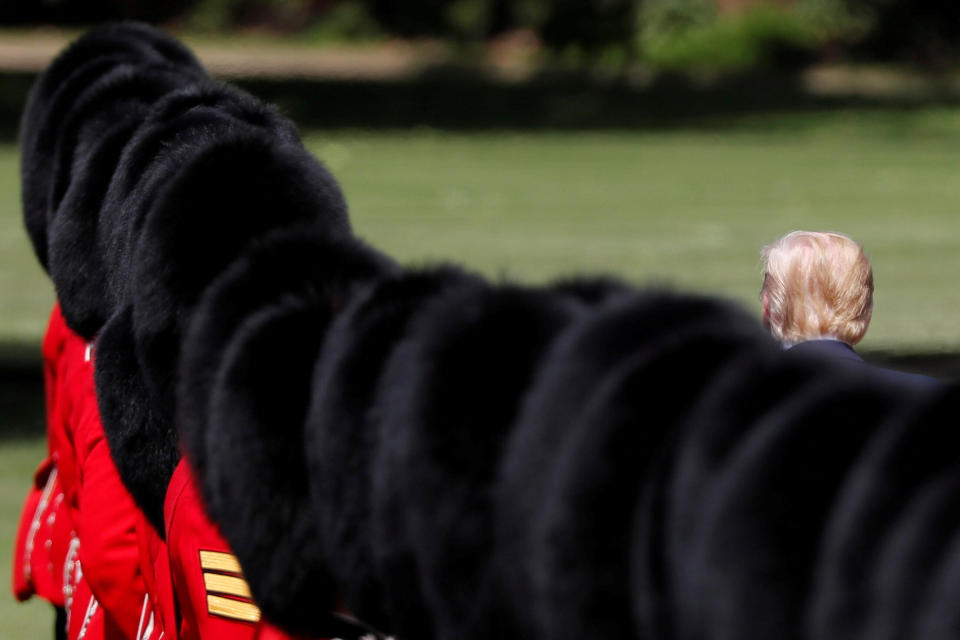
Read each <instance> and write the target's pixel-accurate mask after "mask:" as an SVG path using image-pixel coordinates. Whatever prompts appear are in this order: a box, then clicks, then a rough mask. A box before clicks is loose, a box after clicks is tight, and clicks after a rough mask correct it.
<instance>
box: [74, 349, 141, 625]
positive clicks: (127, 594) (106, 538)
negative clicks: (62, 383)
mask: <svg viewBox="0 0 960 640" xmlns="http://www.w3.org/2000/svg"><path fill="white" fill-rule="evenodd" d="M72 384H73V388H72V394H73V397H74V403H73V414H72V416H71V420H72V422H73V425H74V426H73V435H74V448H75V454H76V460H77V475H76V481H77V488H76V490H77V512H76V516H75V518H74V525H75V527H76V532H77V537H78V538H79V539H80V564H81V566H82V567H83V574H84V578H85V580H86V581H87V582H88V584H89V585H90V589H91V591H92V592H93V595H94V596H96V599H97V601H98V602H99V604H100V606H101V607H102V608H103V610H104V617H105V618H106V622H107V625H108V626H116V627H117V628H119V629H120V630H121V631H122V634H123V636H124V637H129V638H133V637H135V636H136V633H137V628H138V625H139V622H140V616H141V611H142V608H143V598H144V595H145V593H146V588H145V586H144V582H143V577H142V575H141V572H140V555H139V549H138V546H137V534H136V523H137V507H136V505H135V503H134V501H133V498H132V497H131V496H130V494H129V492H127V490H126V488H125V487H124V486H123V483H122V482H121V480H120V474H119V473H118V472H117V468H116V466H115V465H114V463H113V459H112V458H111V457H110V451H109V448H108V446H107V441H106V437H105V435H104V433H103V426H102V424H101V422H100V412H99V410H98V408H97V399H96V393H95V390H94V383H93V367H92V363H91V362H89V361H88V362H86V363H85V365H84V366H82V367H81V368H80V369H79V370H78V371H77V375H76V377H75V378H74V379H73V383H72Z"/></svg>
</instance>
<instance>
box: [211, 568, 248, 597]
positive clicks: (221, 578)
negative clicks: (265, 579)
mask: <svg viewBox="0 0 960 640" xmlns="http://www.w3.org/2000/svg"><path fill="white" fill-rule="evenodd" d="M203 586H204V587H206V588H207V592H210V591H212V592H214V593H222V594H224V595H228V596H239V597H241V598H252V597H253V596H251V595H250V586H249V585H248V584H247V581H246V580H244V579H243V578H236V577H234V576H225V575H221V574H219V573H204V574H203Z"/></svg>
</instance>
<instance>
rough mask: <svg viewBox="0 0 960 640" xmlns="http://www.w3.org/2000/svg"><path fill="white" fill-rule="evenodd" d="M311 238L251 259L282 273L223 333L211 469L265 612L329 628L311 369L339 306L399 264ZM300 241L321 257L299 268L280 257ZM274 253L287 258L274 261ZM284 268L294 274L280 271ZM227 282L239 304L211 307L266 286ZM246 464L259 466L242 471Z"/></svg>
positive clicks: (211, 416) (224, 517)
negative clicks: (316, 506)
mask: <svg viewBox="0 0 960 640" xmlns="http://www.w3.org/2000/svg"><path fill="white" fill-rule="evenodd" d="M310 240H312V241H307V240H306V239H301V238H297V237H296V236H295V235H292V234H290V233H288V234H286V235H285V236H279V237H276V238H275V242H273V243H271V244H268V245H265V246H264V247H258V249H259V251H258V252H257V253H254V254H253V256H251V258H250V261H249V263H248V264H249V265H251V266H253V265H256V267H253V273H256V274H257V277H258V278H266V279H267V280H268V281H270V282H273V283H274V284H275V285H277V286H276V287H274V296H273V297H272V298H270V299H268V300H266V303H265V304H263V305H262V306H260V307H259V308H256V309H253V310H252V313H249V315H247V316H246V317H245V318H244V321H243V322H242V324H240V326H239V327H237V328H236V330H235V331H233V332H231V333H232V335H231V336H229V337H227V336H223V337H221V336H214V340H215V341H216V342H221V343H222V344H223V345H224V349H223V353H222V355H221V354H214V358H213V360H214V361H216V362H218V363H219V369H218V371H217V373H216V375H215V377H214V380H213V385H212V387H211V388H210V389H209V391H208V393H209V400H208V403H209V404H208V407H207V410H208V416H207V427H206V434H205V436H206V437H205V442H204V445H203V446H204V447H205V450H206V451H207V455H206V457H205V460H206V463H205V465H204V474H203V476H202V478H201V481H202V483H203V486H204V489H205V495H206V496H207V507H208V511H209V513H210V515H211V517H212V518H213V519H214V520H215V521H216V522H218V523H219V524H220V525H221V527H222V530H223V531H224V535H225V537H226V538H227V540H228V541H229V542H230V546H231V548H232V549H233V551H234V553H235V554H236V555H237V558H238V559H239V560H240V562H241V563H242V565H243V567H244V574H245V576H246V578H247V581H248V583H249V584H250V587H251V591H252V593H253V595H254V597H255V598H256V600H257V603H258V604H259V605H260V607H261V609H262V610H263V612H264V614H265V615H266V616H267V617H268V618H269V619H271V620H273V621H275V622H277V623H279V624H282V625H283V626H284V627H285V628H288V629H293V630H295V631H297V632H298V633H303V634H307V635H310V636H311V637H322V636H325V635H327V634H328V633H329V629H328V628H327V627H326V626H325V625H326V624H327V620H326V618H325V617H324V616H321V615H318V611H317V607H318V606H319V607H325V608H327V609H332V608H333V606H334V604H335V602H336V599H335V598H336V591H335V584H334V582H333V581H332V580H331V579H330V577H329V574H328V572H327V570H326V568H325V566H324V563H323V562H322V556H321V550H320V545H319V536H318V534H317V526H316V518H315V517H314V514H313V509H312V503H311V502H310V501H309V500H308V487H307V478H306V462H305V458H304V449H303V439H304V435H303V429H304V420H305V417H306V410H307V405H308V403H309V398H310V392H311V388H312V386H311V373H312V371H313V368H314V362H315V360H316V356H317V352H318V351H319V348H320V344H321V343H322V341H323V338H324V335H325V333H326V328H327V326H328V325H329V324H330V322H331V320H332V318H334V317H335V316H336V314H337V313H338V312H339V310H340V309H341V307H342V306H343V305H344V304H345V303H346V301H347V300H349V299H350V297H351V296H352V295H353V291H354V290H355V289H357V288H359V287H362V286H363V285H364V284H365V283H367V282H369V281H370V280H372V279H373V278H378V277H382V276H383V275H386V274H388V273H390V271H391V270H392V265H391V264H390V263H389V261H387V260H386V259H384V258H383V257H382V256H381V255H379V254H377V253H375V252H373V251H371V250H369V249H367V248H366V247H364V246H363V245H361V244H359V243H357V242H355V241H351V242H348V243H345V242H335V241H333V242H332V241H331V240H330V239H329V238H325V237H322V236H319V235H317V234H316V233H314V235H313V236H312V237H311V238H310ZM297 251H299V252H300V253H301V256H302V255H305V253H306V252H307V251H312V252H313V256H314V260H313V264H312V265H309V266H307V265H305V264H304V263H303V262H302V261H301V262H300V264H301V265H302V266H305V267H306V269H305V270H304V271H302V272H300V273H296V272H293V271H292V270H291V269H290V267H291V266H292V264H291V263H292V262H293V260H290V261H287V262H280V264H279V265H277V262H278V261H279V259H280V258H281V257H283V254H284V253H286V254H287V255H288V256H292V254H293V253H294V252H297ZM275 265H276V266H279V267H280V269H275V270H269V271H268V270H264V269H263V267H272V266H275ZM284 270H287V271H288V272H287V273H284V272H283V271H284ZM241 272H242V267H241ZM247 273H251V272H250V271H248V272H247ZM231 275H232V274H231ZM284 275H286V276H292V277H288V278H287V281H286V282H283V281H281V280H279V278H278V276H284ZM228 282H229V283H230V284H232V285H234V287H232V291H233V292H234V293H238V294H240V295H239V296H238V297H237V298H234V299H233V300H236V304H231V301H227V300H226V299H225V298H223V297H220V298H219V299H218V300H216V301H217V302H220V303H221V305H222V306H221V307H220V308H218V309H212V310H209V311H208V314H209V313H211V311H212V312H213V313H214V314H217V313H221V314H224V315H225V316H227V317H229V316H230V315H231V314H234V317H237V316H238V315H239V314H238V313H237V312H238V308H237V305H239V306H240V307H246V308H250V307H248V306H247V305H249V304H250V303H252V302H255V301H256V300H257V299H258V298H260V297H261V294H262V289H261V287H262V285H260V284H259V283H257V282H252V283H251V282H250V281H246V282H243V281H242V280H241V281H239V283H238V281H236V280H228ZM244 284H245V285H246V287H244V286H243V285H244ZM221 291H222V290H221ZM244 294H246V295H244ZM251 306H252V305H251ZM208 317H210V316H208ZM221 317H223V316H221ZM217 328H221V327H220V325H219V324H218V323H217ZM200 329H201V331H200V333H202V327H201V328H200ZM224 338H226V339H225V340H224ZM202 348H204V349H206V348H209V345H202ZM194 422H200V421H199V420H195V421H194ZM199 439H200V438H197V437H194V438H191V440H199ZM240 468H244V469H250V470H251V471H252V472H251V473H249V474H244V475H242V476H239V475H238V474H237V472H236V471H237V469H240Z"/></svg>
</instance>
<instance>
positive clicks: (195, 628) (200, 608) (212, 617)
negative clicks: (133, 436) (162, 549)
mask: <svg viewBox="0 0 960 640" xmlns="http://www.w3.org/2000/svg"><path fill="white" fill-rule="evenodd" d="M164 518H165V520H166V529H167V548H168V550H169V553H170V569H171V574H172V576H173V586H174V591H175V593H176V597H177V603H178V605H179V610H180V614H181V622H180V636H179V637H180V640H197V639H199V638H203V639H204V640H219V639H221V638H222V639H227V638H230V639H236V640H255V639H268V638H269V639H270V640H291V639H292V638H293V636H290V635H288V634H286V633H284V632H282V631H280V630H278V629H276V628H275V627H272V626H270V625H269V624H268V623H266V622H264V621H262V620H261V618H260V609H259V608H258V607H257V605H256V604H254V602H253V600H252V598H251V596H250V589H249V587H248V585H247V583H246V580H245V579H244V577H243V572H242V570H241V569H240V563H239V562H237V559H236V557H235V556H234V555H233V553H232V552H231V551H230V547H229V545H228V544H227V542H226V540H224V539H223V536H221V535H220V531H219V530H218V529H217V526H216V525H215V524H214V523H213V522H211V521H210V519H209V518H208V517H207V514H206V510H205V509H204V507H203V502H202V500H201V498H200V492H199V491H198V490H197V487H196V484H195V483H194V480H193V475H192V474H191V473H190V468H189V467H188V466H187V463H186V461H185V460H181V461H180V464H179V465H177V468H176V470H175V471H174V473H173V477H172V478H171V480H170V486H169V487H168V489H167V497H166V501H165V503H164Z"/></svg>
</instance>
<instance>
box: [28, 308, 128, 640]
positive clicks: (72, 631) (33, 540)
mask: <svg viewBox="0 0 960 640" xmlns="http://www.w3.org/2000/svg"><path fill="white" fill-rule="evenodd" d="M43 350H44V377H45V383H46V394H47V396H46V404H47V438H48V448H49V451H50V454H49V461H45V463H44V464H43V465H41V469H40V471H41V472H42V473H40V474H38V479H40V478H41V477H43V478H45V484H44V490H43V491H41V493H40V495H39V497H38V498H35V497H34V495H33V494H34V493H35V492H36V487H37V486H39V483H35V489H34V491H31V496H28V500H27V506H26V508H25V509H24V520H27V519H28V518H27V514H28V512H32V513H31V515H30V517H29V522H30V524H25V522H23V521H22V522H21V533H22V535H21V536H18V545H17V547H18V549H17V553H18V554H21V553H22V554H23V555H24V556H26V555H30V556H31V569H30V570H29V572H27V571H26V570H25V569H23V568H22V567H24V566H25V563H24V562H23V561H21V562H20V563H18V565H19V566H20V567H21V568H19V569H18V568H17V565H15V574H14V583H15V592H16V593H17V594H18V596H20V595H21V594H26V595H27V597H28V595H29V593H28V592H29V590H30V588H29V587H27V586H24V582H25V581H24V579H23V577H22V574H23V573H27V574H28V577H29V578H30V580H28V581H27V584H33V585H34V587H36V586H39V584H38V578H40V572H38V570H37V569H35V568H34V566H35V565H37V564H38V562H40V560H37V559H35V558H34V557H35V556H37V555H38V554H37V551H36V550H37V549H41V548H43V549H46V548H49V549H50V553H49V554H47V555H49V556H50V557H49V558H48V557H43V558H42V561H45V562H46V567H47V569H48V571H47V572H46V574H49V582H50V583H51V584H54V585H59V586H60V596H59V599H54V598H52V597H51V598H47V599H50V600H51V601H52V602H54V604H57V605H62V606H64V607H65V608H66V610H67V627H68V635H67V637H68V638H71V639H76V640H80V639H90V640H92V639H97V640H99V639H101V638H102V639H113V638H117V639H121V638H123V639H128V638H133V637H135V634H136V633H137V626H138V623H139V619H140V612H141V608H142V602H143V597H144V594H145V592H146V591H145V587H144V584H143V578H142V576H141V575H140V559H139V553H138V549H137V537H136V519H137V513H138V510H137V508H136V506H135V505H134V502H133V498H132V497H131V496H130V494H129V493H128V492H127V490H126V488H125V487H124V486H123V483H122V482H121V481H120V475H119V473H118V472H117V469H116V466H115V465H114V464H113V459H112V458H111V457H110V451H109V449H108V447H107V442H106V437H105V435H104V432H103V425H102V424H101V421H100V412H99V409H98V406H97V397H96V390H95V387H94V378H93V358H92V355H93V354H92V348H91V347H90V345H88V344H87V343H86V341H84V340H83V338H81V337H80V336H78V335H76V334H75V333H73V332H72V331H70V329H69V328H67V326H66V324H65V323H64V321H63V318H62V316H61V315H60V313H59V309H58V308H54V311H53V313H52V314H51V319H50V324H49V327H48V330H47V336H46V338H45V339H44V349H43ZM45 493H46V496H45V495H44V494H45ZM45 502H46V503H47V505H48V506H44V503H45ZM31 507H32V508H31ZM54 509H55V512H54V511H53V510H54ZM38 513H40V514H49V515H43V516H41V518H40V526H39V527H37V526H36V524H35V523H36V522H37V518H36V517H35V516H36V514H38ZM48 522H49V523H50V526H49V527H48V528H49V533H48V531H47V528H45V527H46V525H47V523H48ZM41 534H42V536H44V538H45V539H44V538H40V537H39V536H40V535H41ZM20 538H22V539H23V544H22V545H21V544H20V543H19V539H20ZM40 540H43V544H40ZM28 550H30V552H29V553H28ZM54 553H55V554H56V557H53V555H54ZM18 572H19V573H20V574H21V575H20V576H18ZM43 580H47V578H46V575H45V576H44V577H43V579H41V580H40V583H43ZM18 583H19V584H18ZM18 587H19V588H18ZM44 588H45V589H46V587H44ZM36 592H37V593H40V591H36ZM44 597H46V596H44Z"/></svg>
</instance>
